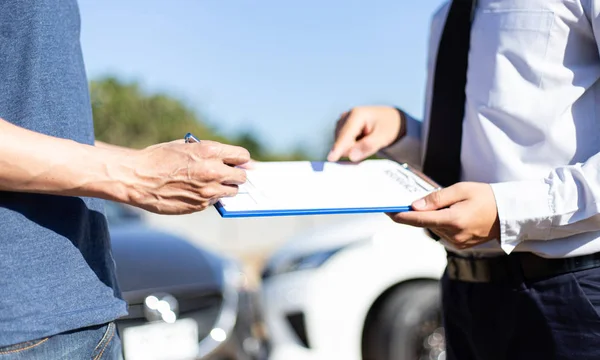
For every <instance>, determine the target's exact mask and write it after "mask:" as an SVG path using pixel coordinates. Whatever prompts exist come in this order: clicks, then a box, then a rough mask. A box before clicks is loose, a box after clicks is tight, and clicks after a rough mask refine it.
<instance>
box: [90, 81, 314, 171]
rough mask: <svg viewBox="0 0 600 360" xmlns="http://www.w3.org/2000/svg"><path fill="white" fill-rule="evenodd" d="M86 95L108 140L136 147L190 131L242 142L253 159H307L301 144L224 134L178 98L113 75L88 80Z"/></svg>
mask: <svg viewBox="0 0 600 360" xmlns="http://www.w3.org/2000/svg"><path fill="white" fill-rule="evenodd" d="M90 96H91V101H92V110H93V114H94V130H95V132H96V138H97V139H98V140H100V141H104V142H106V143H109V144H114V145H120V146H126V147H130V148H138V149H139V148H144V147H146V146H149V145H153V144H157V143H162V142H168V141H172V140H177V139H181V138H182V137H183V135H185V134H186V133H187V132H191V133H193V134H198V135H199V136H201V137H202V139H207V140H215V141H219V142H222V143H226V144H232V145H239V146H243V147H245V148H246V149H248V151H250V154H251V155H252V158H253V159H255V160H260V161H272V160H309V159H310V156H309V155H308V154H307V153H306V151H304V150H303V149H301V148H299V149H296V150H294V151H293V152H292V153H291V154H281V153H273V152H271V151H269V150H268V149H266V148H265V146H264V145H263V144H262V143H261V142H260V139H259V138H258V137H257V136H256V135H255V134H254V133H253V132H252V131H251V130H247V131H244V132H242V133H241V134H239V135H238V136H234V137H227V136H224V135H222V134H220V133H219V132H218V131H217V129H215V128H212V127H210V126H208V125H207V124H206V123H205V122H203V121H201V119H199V118H198V116H197V115H196V113H195V112H194V111H193V110H192V109H190V108H189V107H187V106H186V105H185V104H184V103H183V102H181V101H180V100H178V99H175V98H173V97H171V96H169V95H167V94H161V93H157V94H147V93H145V92H144V91H142V89H141V88H140V86H139V84H137V83H135V82H131V83H124V82H122V81H120V80H119V79H117V78H115V77H106V78H103V79H99V80H95V81H92V82H91V83H90Z"/></svg>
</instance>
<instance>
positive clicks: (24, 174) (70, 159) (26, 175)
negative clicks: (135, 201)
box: [0, 119, 126, 200]
mask: <svg viewBox="0 0 600 360" xmlns="http://www.w3.org/2000/svg"><path fill="white" fill-rule="evenodd" d="M123 156H124V155H123V152H121V151H116V150H114V149H108V148H96V147H94V146H89V145H84V144H80V143H77V142H74V141H71V140H65V139H59V138H55V137H51V136H46V135H42V134H39V133H36V132H32V131H29V130H26V129H23V128H20V127H17V126H15V125H12V124H10V123H8V122H6V121H4V120H2V119H0V190H2V191H19V192H35V193H47V194H55V195H65V196H90V197H100V198H106V199H111V200H122V199H124V198H125V197H126V195H125V187H124V185H123V184H121V183H120V182H119V181H116V180H115V178H114V176H113V175H114V172H115V169H116V168H117V167H118V166H119V164H120V162H121V159H122V158H123Z"/></svg>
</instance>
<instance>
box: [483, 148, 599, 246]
mask: <svg viewBox="0 0 600 360" xmlns="http://www.w3.org/2000/svg"><path fill="white" fill-rule="evenodd" d="M492 189H493V192H494V196H495V197H496V204H497V208H498V216H499V219H500V243H501V246H502V249H503V250H504V251H505V252H506V253H510V252H511V251H512V250H513V249H514V248H515V247H516V246H517V245H518V244H519V243H520V242H522V241H524V240H551V239H558V238H564V237H568V236H570V235H575V234H580V233H584V232H592V231H600V153H598V154H596V155H594V156H592V157H591V158H590V159H589V160H588V161H586V162H585V163H581V164H576V165H572V166H564V167H560V168H556V169H554V170H552V171H551V172H550V174H549V175H548V176H547V177H546V178H545V179H542V180H539V181H516V182H505V183H497V184H492Z"/></svg>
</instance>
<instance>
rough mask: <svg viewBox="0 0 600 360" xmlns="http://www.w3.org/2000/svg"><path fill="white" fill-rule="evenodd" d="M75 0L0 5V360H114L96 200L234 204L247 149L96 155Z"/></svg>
mask: <svg viewBox="0 0 600 360" xmlns="http://www.w3.org/2000/svg"><path fill="white" fill-rule="evenodd" d="M79 34H80V17H79V12H78V8H77V3H76V1H75V0H64V1H51V0H38V1H20V0H5V1H2V2H0V293H1V294H2V295H1V296H0V358H2V359H44V360H47V359H63V358H67V359H84V358H87V359H89V358H93V359H100V358H109V359H112V358H118V357H119V356H120V355H119V354H120V342H119V339H118V335H116V334H115V326H114V323H113V321H114V320H115V319H117V318H119V317H121V316H123V315H125V314H126V306H125V302H124V301H123V300H122V299H120V294H119V289H118V286H117V284H116V281H115V275H114V261H113V258H112V254H111V249H110V239H109V234H108V230H107V221H106V217H105V215H104V213H103V203H102V200H101V199H109V200H113V201H119V202H123V203H127V204H130V205H133V206H137V207H139V208H142V209H146V210H149V211H152V212H156V213H161V214H184V213H191V212H195V211H201V210H204V209H206V208H207V207H209V206H210V205H212V204H213V203H214V202H215V201H216V200H217V199H218V198H220V197H223V196H230V195H234V194H235V193H236V192H237V186H236V185H238V184H241V183H243V182H244V181H245V173H244V171H243V170H241V169H239V168H234V167H231V166H228V165H241V164H244V163H246V162H247V161H249V154H248V151H246V150H245V149H243V148H240V147H235V146H229V145H223V144H219V143H215V142H209V141H203V142H202V143H196V144H184V143H183V142H182V141H174V142H171V143H166V144H159V145H155V146H152V147H150V148H147V149H143V150H129V149H122V148H117V147H112V146H94V145H100V144H95V141H94V131H93V123H92V113H91V107H90V99H89V92H88V87H87V79H86V74H85V68H84V64H83V60H82V54H81V48H80V43H79Z"/></svg>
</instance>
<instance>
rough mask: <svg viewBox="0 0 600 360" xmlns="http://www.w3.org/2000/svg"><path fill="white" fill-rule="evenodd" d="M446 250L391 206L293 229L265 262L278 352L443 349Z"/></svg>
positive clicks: (277, 358)
mask: <svg viewBox="0 0 600 360" xmlns="http://www.w3.org/2000/svg"><path fill="white" fill-rule="evenodd" d="M445 266H446V252H445V250H444V248H443V246H442V245H441V244H439V243H438V242H436V241H434V240H433V239H431V238H430V237H429V236H428V235H427V234H426V232H425V231H424V230H423V229H419V228H414V227H410V226H404V225H399V224H396V223H394V222H393V221H391V220H390V219H389V218H388V217H387V216H385V215H384V214H371V215H361V216H355V215H349V216H348V219H347V221H345V222H342V223H338V224H335V225H331V226H327V227H320V228H315V229H312V230H310V231H308V232H306V233H302V234H299V235H297V236H295V237H294V238H292V239H290V241H288V242H287V243H286V244H284V246H283V247H282V248H280V249H279V251H277V252H276V253H275V255H274V256H273V257H272V258H271V259H270V260H269V261H268V262H267V264H266V266H265V268H264V270H263V284H262V302H263V305H264V310H263V311H264V316H265V321H266V324H267V329H268V331H269V336H270V339H271V341H272V349H273V352H272V356H271V359H272V360H296V359H299V360H300V359H307V360H308V359H311V360H313V359H327V360H334V359H335V360H338V359H339V360H361V359H364V360H366V359H369V360H409V359H410V360H416V359H419V360H421V359H428V360H429V359H444V358H445V352H444V349H445V343H444V333H443V328H442V325H441V311H440V310H441V305H440V289H439V279H440V277H441V276H442V273H443V271H444V268H445Z"/></svg>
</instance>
